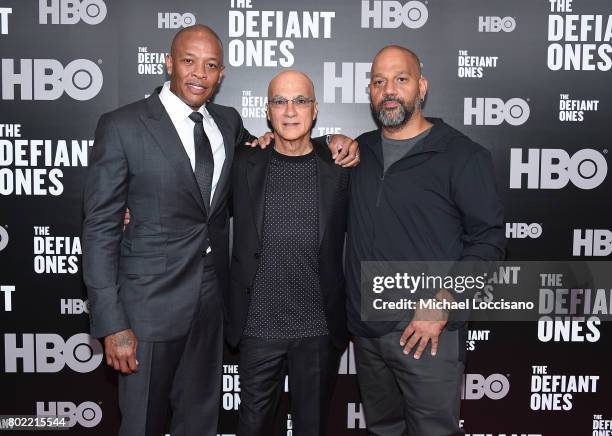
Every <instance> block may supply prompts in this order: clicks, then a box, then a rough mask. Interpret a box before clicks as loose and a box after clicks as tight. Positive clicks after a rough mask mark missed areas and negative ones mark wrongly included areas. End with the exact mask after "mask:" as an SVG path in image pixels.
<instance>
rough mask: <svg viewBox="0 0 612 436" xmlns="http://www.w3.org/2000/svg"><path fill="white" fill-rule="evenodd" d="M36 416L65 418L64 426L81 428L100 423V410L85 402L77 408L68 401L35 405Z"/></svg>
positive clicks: (95, 405) (94, 405) (40, 402)
mask: <svg viewBox="0 0 612 436" xmlns="http://www.w3.org/2000/svg"><path fill="white" fill-rule="evenodd" d="M36 415H38V416H62V417H65V418H66V425H67V426H68V427H74V426H75V425H77V424H79V425H80V426H82V427H87V428H89V427H95V426H96V425H98V424H100V421H102V409H101V408H100V406H98V405H97V404H96V403H93V402H91V401H85V402H83V403H81V404H79V405H78V406H77V405H75V404H74V403H70V402H68V401H57V402H53V401H49V402H48V403H47V407H46V408H45V403H44V402H42V401H38V402H37V403H36Z"/></svg>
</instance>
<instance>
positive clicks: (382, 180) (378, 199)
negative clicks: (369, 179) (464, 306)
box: [376, 171, 387, 207]
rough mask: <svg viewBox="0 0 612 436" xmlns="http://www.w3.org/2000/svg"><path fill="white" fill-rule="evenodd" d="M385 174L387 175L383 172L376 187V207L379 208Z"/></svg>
mask: <svg viewBox="0 0 612 436" xmlns="http://www.w3.org/2000/svg"><path fill="white" fill-rule="evenodd" d="M385 174H387V172H386V171H383V175H382V177H381V178H380V184H379V185H378V195H377V196H376V207H379V206H380V197H381V196H382V191H383V185H384V184H385Z"/></svg>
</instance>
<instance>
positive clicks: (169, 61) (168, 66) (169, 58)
mask: <svg viewBox="0 0 612 436" xmlns="http://www.w3.org/2000/svg"><path fill="white" fill-rule="evenodd" d="M173 67H174V61H173V59H172V55H169V54H167V55H166V72H167V73H168V76H172V68H173Z"/></svg>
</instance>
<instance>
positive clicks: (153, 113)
mask: <svg viewBox="0 0 612 436" xmlns="http://www.w3.org/2000/svg"><path fill="white" fill-rule="evenodd" d="M147 102H148V106H149V107H148V108H149V113H148V114H146V115H141V117H140V118H141V120H142V122H143V123H144V125H145V126H146V128H147V130H148V131H149V133H150V134H151V135H152V136H153V138H155V141H156V142H157V145H158V146H159V148H160V149H161V150H162V152H163V153H164V155H165V156H166V158H167V159H168V161H170V163H171V164H172V165H173V166H174V167H175V168H176V169H177V170H178V174H180V175H181V176H182V177H183V179H184V180H185V186H186V188H187V189H188V190H189V192H190V193H191V195H192V196H193V198H194V200H195V201H196V203H197V204H198V205H199V207H200V208H201V209H202V212H204V214H205V215H206V207H205V205H204V200H203V199H202V193H201V192H200V188H199V187H198V182H197V181H196V179H195V176H194V174H193V169H192V168H191V163H190V161H189V157H188V156H187V153H186V152H185V147H183V143H182V142H181V138H180V137H179V136H178V133H177V132H176V129H175V128H174V125H173V124H172V121H171V120H170V117H169V116H168V114H167V113H166V110H165V109H164V106H163V105H162V103H161V101H160V99H159V96H158V92H157V91H156V92H154V93H153V94H152V95H151V97H149V99H148V100H147Z"/></svg>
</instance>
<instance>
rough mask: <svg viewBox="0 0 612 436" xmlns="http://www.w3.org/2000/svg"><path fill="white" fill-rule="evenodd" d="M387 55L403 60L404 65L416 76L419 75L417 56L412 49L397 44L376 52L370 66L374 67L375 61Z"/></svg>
mask: <svg viewBox="0 0 612 436" xmlns="http://www.w3.org/2000/svg"><path fill="white" fill-rule="evenodd" d="M389 57H390V58H395V59H398V58H399V59H398V60H400V59H401V60H404V61H405V62H406V65H407V66H408V67H409V68H410V69H411V70H412V71H414V72H415V74H416V77H421V74H422V72H421V60H420V59H419V57H418V56H417V55H416V53H415V52H413V51H412V50H409V49H407V48H405V47H402V46H399V45H388V46H386V47H383V48H382V49H381V50H380V51H379V52H378V53H376V56H374V61H373V62H372V68H374V67H375V65H376V63H377V61H381V60H384V59H387V58H389Z"/></svg>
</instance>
